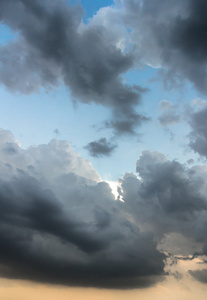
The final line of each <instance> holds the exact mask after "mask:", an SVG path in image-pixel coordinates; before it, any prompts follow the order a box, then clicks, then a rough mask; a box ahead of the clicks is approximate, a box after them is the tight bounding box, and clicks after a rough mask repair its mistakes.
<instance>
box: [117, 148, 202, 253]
mask: <svg viewBox="0 0 207 300" xmlns="http://www.w3.org/2000/svg"><path fill="white" fill-rule="evenodd" d="M137 172H138V173H139V176H140V177H141V179H140V178H138V177H136V176H135V175H133V174H126V175H125V176H124V178H123V180H122V197H123V200H124V201H125V205H126V208H128V210H129V212H130V214H131V215H133V217H134V219H135V220H136V222H137V223H138V224H139V226H140V228H141V230H150V231H153V233H154V234H155V236H156V238H157V239H158V240H159V241H160V242H161V244H162V247H165V246H166V249H165V250H166V251H169V252H174V251H175V253H176V251H177V250H176V247H177V246H176V245H177V243H179V239H178V235H180V234H181V235H182V236H183V237H186V238H187V240H188V242H185V243H184V244H185V246H184V245H183V246H182V247H181V243H179V245H180V249H179V254H184V253H185V255H186V253H187V255H192V254H193V253H192V252H191V251H192V249H194V250H193V251H195V249H196V247H197V251H198V250H200V247H201V248H202V251H201V253H204V254H206V253H207V251H206V249H207V248H206V234H205V231H206V218H207V201H206V190H207V185H206V178H207V172H206V166H200V167H192V168H187V167H186V166H185V165H182V164H180V163H179V162H177V161H169V160H167V158H166V157H165V156H164V155H162V154H161V153H158V152H150V151H145V152H143V154H142V156H141V157H140V158H139V160H138V161H137ZM172 234H175V236H176V237H177V242H176V239H174V243H169V241H170V239H172V237H173V236H172ZM165 241H167V243H168V245H171V246H170V248H168V247H167V244H165ZM164 245H165V246H164ZM187 245H188V246H187ZM196 245H197V246H196ZM186 248H187V249H186ZM177 254H178V253H177Z"/></svg>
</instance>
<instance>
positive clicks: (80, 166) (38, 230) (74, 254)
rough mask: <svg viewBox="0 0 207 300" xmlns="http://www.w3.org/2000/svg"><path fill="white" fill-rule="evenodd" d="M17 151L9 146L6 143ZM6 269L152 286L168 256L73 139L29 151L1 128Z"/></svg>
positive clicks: (11, 273)
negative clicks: (73, 144) (71, 143)
mask: <svg viewBox="0 0 207 300" xmlns="http://www.w3.org/2000/svg"><path fill="white" fill-rule="evenodd" d="M8 143H10V148H11V145H12V149H13V148H15V147H16V148H15V149H17V151H15V152H14V153H13V151H12V152H11V151H10V150H9V151H5V145H7V144H8ZM0 154H1V160H0V167H1V173H0V206H1V211H0V224H1V226H0V244H1V247H0V265H1V271H0V275H1V276H2V277H6V278H19V279H27V280H35V281H40V282H48V283H57V284H65V285H69V286H90V287H105V288H119V289H125V288H137V287H147V286H149V285H152V284H155V283H156V282H157V281H159V280H163V276H164V275H165V272H164V265H165V258H166V256H165V255H164V254H163V253H162V252H161V251H159V250H157V242H156V241H155V238H154V234H153V232H151V233H150V232H148V231H140V230H139V227H138V226H137V224H136V223H133V222H131V221H130V219H129V218H128V216H129V214H128V212H126V211H125V205H124V203H122V202H120V201H115V199H114V196H113V194H112V193H111V189H110V187H109V185H108V184H107V183H105V182H100V178H99V176H98V174H97V173H96V171H95V170H94V169H93V168H92V166H91V164H90V163H89V162H87V161H85V160H84V159H82V158H81V157H79V156H78V155H77V154H76V153H75V152H73V151H72V149H71V148H70V146H69V145H68V143H67V142H63V141H57V140H53V141H52V142H50V143H49V144H48V145H40V146H37V147H31V148H28V149H27V150H22V149H21V148H20V147H19V146H18V144H17V143H16V142H15V140H14V138H13V136H12V134H11V133H10V132H8V131H4V130H0Z"/></svg>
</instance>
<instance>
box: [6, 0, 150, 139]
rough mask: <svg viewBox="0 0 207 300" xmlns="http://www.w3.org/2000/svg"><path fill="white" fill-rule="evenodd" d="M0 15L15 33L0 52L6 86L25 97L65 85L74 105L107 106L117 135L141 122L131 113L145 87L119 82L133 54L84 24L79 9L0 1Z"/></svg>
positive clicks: (58, 1)
mask: <svg viewBox="0 0 207 300" xmlns="http://www.w3.org/2000/svg"><path fill="white" fill-rule="evenodd" d="M0 11H1V13H0V21H1V22H3V23H5V24H6V25H7V26H9V27H10V28H11V29H12V30H13V31H15V32H16V33H17V34H16V39H15V40H13V41H11V42H10V43H8V44H6V45H4V46H2V47H1V49H0V82H1V83H3V84H4V85H6V86H7V88H9V89H10V90H12V91H18V92H22V93H26V94H27V93H31V92H34V91H36V90H37V89H40V88H41V87H43V88H49V87H53V86H56V85H58V84H60V83H64V84H65V85H67V86H68V87H69V88H70V91H71V94H72V97H73V99H74V100H75V101H81V102H84V103H90V102H94V103H97V104H101V105H104V106H106V107H109V108H111V109H112V112H113V122H109V123H110V127H111V128H113V129H114V130H115V132H118V133H119V134H121V133H122V132H123V133H125V132H126V131H129V130H130V131H131V132H132V131H133V130H134V128H136V126H137V125H139V123H140V122H141V121H142V120H144V119H145V118H144V117H143V118H142V116H140V115H139V114H138V113H137V112H136V109H135V108H136V106H137V105H138V104H139V101H140V96H141V94H142V93H143V92H144V89H142V88H140V87H139V86H138V85H137V86H130V85H127V84H126V83H124V82H123V80H122V78H121V75H122V74H123V73H125V72H126V71H128V70H129V69H130V68H131V67H132V66H133V61H134V58H133V55H132V54H130V53H123V52H122V51H121V49H120V48H119V47H118V46H117V44H116V41H114V39H113V36H112V35H111V34H110V29H109V28H108V29H106V28H105V27H104V26H101V25H95V24H94V25H92V24H90V25H84V24H83V23H82V16H83V11H82V8H81V7H79V6H69V5H68V4H67V3H66V2H65V1H64V0H55V1H52V2H51V1H47V0H46V1H40V0H35V1H32V2H30V1H24V0H17V1H15V2H13V1H7V0H3V1H1V3H0ZM131 119H132V120H133V122H132V121H129V120H131ZM120 122H121V123H122V126H121V125H119V126H118V125H117V123H120Z"/></svg>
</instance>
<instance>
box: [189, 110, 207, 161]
mask: <svg viewBox="0 0 207 300" xmlns="http://www.w3.org/2000/svg"><path fill="white" fill-rule="evenodd" d="M189 123H190V126H191V128H192V130H191V132H190V135H189V137H190V140H191V141H190V147H191V148H192V149H193V150H194V151H195V152H197V153H198V154H200V155H202V156H205V157H207V109H206V108H204V109H203V110H200V111H197V112H193V113H192V114H191V115H190V119H189Z"/></svg>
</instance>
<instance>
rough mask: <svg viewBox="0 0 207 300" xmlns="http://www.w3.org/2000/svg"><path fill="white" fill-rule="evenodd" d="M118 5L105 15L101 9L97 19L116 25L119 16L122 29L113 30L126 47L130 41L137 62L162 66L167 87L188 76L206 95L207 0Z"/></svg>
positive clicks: (147, 0) (129, 1)
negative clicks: (114, 22)
mask: <svg viewBox="0 0 207 300" xmlns="http://www.w3.org/2000/svg"><path fill="white" fill-rule="evenodd" d="M115 4H116V5H115V6H114V7H111V8H110V9H106V13H105V14H103V13H102V11H100V13H99V14H98V15H97V16H96V18H95V20H96V23H98V22H99V23H101V24H107V25H105V26H106V27H107V26H108V27H110V28H113V25H112V24H113V20H114V19H116V22H117V24H118V25H117V27H118V28H119V29H118V28H117V27H115V28H114V29H112V32H113V30H114V31H115V32H116V34H117V35H119V38H120V39H121V37H122V40H123V43H122V47H123V48H124V49H128V48H129V44H130V46H131V51H132V53H133V55H134V58H135V65H137V66H138V67H140V66H141V67H143V66H144V65H146V64H147V65H151V66H153V67H161V68H162V69H161V72H160V74H161V75H163V78H164V81H165V84H166V86H167V87H171V86H178V85H180V84H181V83H182V82H183V81H184V80H185V79H187V80H189V81H190V82H191V83H193V84H194V86H195V87H196V88H197V89H198V90H199V91H200V92H202V93H205V94H206V92H207V89H206V86H207V84H206V82H207V73H206V67H207V55H206V51H205V49H206V39H205V36H206V34H207V21H206V14H205V12H206V8H207V7H206V6H207V3H206V1H205V0H198V1H197V0H183V1H178V0H164V1H163V0H145V1H141V0H135V1H132V0H121V1H119V0H117V1H115ZM107 16H108V17H107ZM105 18H107V22H106V21H105ZM112 18H113V19H112Z"/></svg>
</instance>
